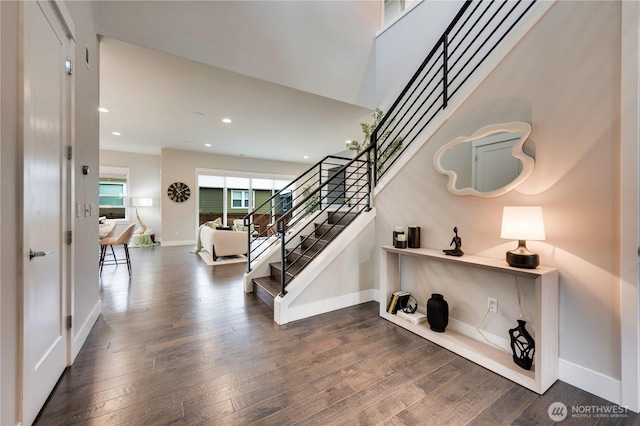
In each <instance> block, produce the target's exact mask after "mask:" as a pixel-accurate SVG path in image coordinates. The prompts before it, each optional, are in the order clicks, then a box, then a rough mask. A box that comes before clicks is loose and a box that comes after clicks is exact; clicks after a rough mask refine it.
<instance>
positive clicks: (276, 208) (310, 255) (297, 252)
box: [244, 0, 536, 324]
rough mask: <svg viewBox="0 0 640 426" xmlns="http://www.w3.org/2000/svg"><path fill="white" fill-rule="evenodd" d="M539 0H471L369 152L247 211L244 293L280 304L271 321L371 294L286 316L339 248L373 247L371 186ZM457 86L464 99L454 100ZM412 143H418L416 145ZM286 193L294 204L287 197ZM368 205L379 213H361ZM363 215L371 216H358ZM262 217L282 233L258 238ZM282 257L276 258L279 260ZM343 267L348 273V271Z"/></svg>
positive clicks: (326, 164) (335, 161)
mask: <svg viewBox="0 0 640 426" xmlns="http://www.w3.org/2000/svg"><path fill="white" fill-rule="evenodd" d="M535 3H536V0H523V1H507V0H500V1H485V0H466V1H465V2H464V4H463V6H462V8H461V9H460V11H459V12H458V14H457V15H456V17H455V18H454V19H453V21H452V22H451V24H450V25H449V26H448V27H447V29H446V31H445V32H444V34H442V36H441V37H440V39H439V40H438V41H437V43H436V44H435V46H434V47H433V49H432V50H431V51H430V52H429V53H428V55H427V57H426V59H425V60H424V61H423V63H422V64H421V65H420V67H419V68H418V70H417V71H416V73H415V74H414V76H413V77H412V78H411V80H410V81H409V83H408V84H407V86H406V87H405V88H404V89H403V90H402V92H401V93H400V95H399V97H398V98H397V99H396V101H395V102H394V103H393V105H392V106H391V107H390V108H389V109H388V111H387V112H386V114H385V115H384V117H383V119H382V120H381V121H380V123H379V124H378V125H377V127H376V128H375V130H374V131H373V132H372V133H371V136H370V145H369V146H368V147H367V148H366V149H365V150H363V151H362V152H360V153H359V154H358V155H357V156H356V157H355V158H354V159H347V158H341V157H336V156H327V157H325V158H324V159H323V160H322V161H320V162H319V163H317V164H315V165H313V166H312V167H311V168H310V169H309V170H307V171H306V172H305V173H303V174H302V175H300V176H299V177H298V178H297V179H296V180H295V181H294V182H292V183H291V184H290V185H289V186H288V187H286V188H284V189H282V190H281V191H279V192H278V193H277V194H275V195H274V196H273V197H272V198H271V199H270V200H267V201H266V202H265V203H263V204H262V205H260V206H258V207H257V208H256V209H254V210H253V211H252V212H251V213H249V214H248V215H247V216H246V217H245V219H244V222H245V223H244V224H245V226H246V227H247V229H249V231H248V234H247V235H248V241H249V247H250V250H249V253H248V262H247V274H245V291H247V292H251V291H254V292H255V293H256V295H257V296H258V297H259V298H260V299H261V300H263V301H264V302H265V303H266V304H267V305H269V306H271V307H272V308H274V320H275V321H276V322H277V323H278V324H282V323H286V322H288V321H289V320H290V318H297V319H299V318H304V317H307V316H310V315H314V314H313V313H309V309H311V308H314V309H316V313H317V312H327V310H331V308H327V307H326V306H325V302H326V301H328V300H332V301H333V302H335V299H340V298H341V297H342V299H341V300H340V301H339V303H337V304H342V306H348V305H346V304H345V303H344V301H345V300H348V301H349V303H351V304H353V303H359V302H358V301H362V299H363V297H362V294H363V293H366V291H360V292H356V293H351V294H349V295H347V297H344V296H345V295H343V294H342V293H340V292H339V291H334V293H333V294H323V295H322V296H323V299H322V300H320V301H318V300H316V301H315V306H311V305H314V303H313V302H310V301H309V300H308V299H306V300H303V301H302V302H301V303H302V304H298V305H297V306H296V307H294V308H297V309H298V312H296V313H295V315H293V316H290V315H288V314H287V312H291V311H283V309H284V310H286V309H291V306H292V303H293V301H294V300H296V299H295V298H296V297H299V296H300V295H301V292H302V291H304V290H300V289H299V288H298V287H301V286H300V285H299V284H302V285H304V286H307V285H310V284H311V283H312V282H315V281H316V280H318V278H317V277H320V276H321V277H322V279H321V280H319V282H320V283H321V285H323V286H327V287H331V286H334V287H335V285H336V283H335V281H336V280H335V277H336V274H335V273H333V274H332V273H331V272H332V271H329V269H331V266H332V265H331V263H330V262H332V261H336V260H335V259H337V258H338V257H337V256H341V255H342V253H343V251H344V248H343V246H347V245H349V244H353V243H351V241H355V240H358V244H359V245H358V246H357V248H356V250H360V251H359V253H363V252H368V251H370V249H371V244H373V242H372V240H370V239H367V238H366V237H365V238H361V234H360V233H363V232H364V230H365V229H367V228H366V226H369V224H371V223H375V209H373V206H372V201H371V198H372V196H373V190H374V188H375V189H376V190H377V189H378V187H379V186H383V185H384V180H381V178H382V177H383V176H384V175H386V174H387V173H388V172H389V171H390V170H392V169H397V168H399V167H401V163H398V164H396V162H397V161H398V159H400V158H401V157H402V158H405V157H410V155H409V156H406V155H405V156H403V154H404V153H405V152H407V149H408V148H409V146H410V145H412V144H413V143H414V142H416V141H418V144H416V145H419V144H421V143H424V142H425V141H426V140H427V138H428V136H429V134H428V133H429V131H430V129H432V128H433V127H434V125H433V124H432V123H435V125H436V127H437V120H436V118H438V117H443V116H444V114H441V112H442V111H444V110H445V109H446V108H447V107H448V106H450V107H451V105H450V103H451V104H452V105H454V108H455V105H459V104H460V102H461V99H464V93H465V92H464V90H461V88H463V86H464V85H465V83H466V82H467V81H468V80H470V79H472V76H473V74H474V72H476V70H477V69H478V68H479V67H480V66H481V65H482V64H483V63H484V61H485V59H487V57H489V55H491V53H492V52H493V51H494V50H496V48H498V47H499V46H500V45H501V43H502V42H503V40H504V39H505V37H506V36H507V35H508V34H509V33H510V32H511V31H512V29H513V28H514V27H515V26H516V25H517V24H518V22H520V21H521V19H522V18H523V17H524V16H525V15H526V14H527V13H528V12H529V10H530V9H531V8H532V7H533V5H534V4H535ZM516 33H517V31H516ZM479 74H482V73H479ZM475 84H478V83H477V82H476V83H475ZM469 86H470V89H469V90H473V88H472V87H471V86H473V84H470V85H469ZM465 90H466V89H465ZM456 93H458V97H457V98H454V95H456ZM443 120H444V118H443ZM430 124H432V125H431V126H429V125H430ZM431 131H432V130H431ZM432 132H433V131H432ZM431 134H432V133H431ZM412 149H416V148H415V145H414V147H413V148H412ZM409 152H411V151H409ZM389 175H390V177H388V178H385V179H386V180H387V181H388V180H389V179H391V178H392V177H393V174H391V173H389ZM380 184H381V185H380ZM291 194H293V196H291ZM283 199H287V200H288V201H287V202H286V203H283V202H282V200H283ZM364 212H371V213H372V214H370V215H362V213H364ZM361 215H362V216H364V217H363V219H362V220H361V221H358V216H361ZM263 223H269V225H270V226H269V227H264V229H274V228H275V229H276V236H275V237H274V236H271V235H268V234H267V235H264V234H261V235H259V236H258V238H255V239H253V237H255V235H254V233H253V231H252V227H251V225H252V224H258V225H260V226H259V229H263V226H261V224H263ZM349 225H350V227H349V229H348V230H347V226H349ZM345 230H346V232H344V233H343V231H345ZM263 232H264V231H263ZM340 234H343V235H344V236H343V237H342V238H340V239H341V240H342V245H341V246H339V247H336V248H334V246H332V245H331V243H332V242H333V241H334V240H335V239H336V238H338V236H340ZM365 244H368V246H366V245H365ZM325 249H329V250H327V251H328V252H329V253H330V254H329V255H327V256H322V260H321V261H318V262H317V263H318V265H319V266H317V267H312V268H310V269H312V270H313V275H312V274H311V273H309V274H306V277H305V280H304V282H299V283H298V282H295V278H296V276H298V275H300V274H301V273H302V272H303V271H304V270H305V269H307V267H309V266H310V265H311V264H313V263H314V259H318V257H319V255H320V253H322V252H323V251H324V250H325ZM278 252H279V253H278ZM329 258H330V259H331V260H328V259H329ZM276 259H277V260H278V261H277V262H275V261H274V260H276ZM267 262H268V264H267ZM267 265H268V267H267ZM258 271H259V272H260V274H259V275H262V276H259V275H258ZM341 273H342V274H345V273H347V274H348V272H345V271H344V270H342V272H341ZM332 279H333V281H332ZM356 281H357V277H356ZM290 284H291V285H292V290H291V292H292V293H295V294H294V295H293V297H287V286H289V285H290ZM323 291H325V288H324V287H323ZM315 294H316V295H317V293H315ZM354 294H355V295H354ZM352 296H353V297H352ZM369 300H370V299H369ZM318 305H322V306H320V307H318ZM335 305H336V303H334V306H335ZM283 306H285V307H283ZM310 306H311V308H310ZM301 310H304V312H301ZM279 318H280V319H282V321H281V320H279Z"/></svg>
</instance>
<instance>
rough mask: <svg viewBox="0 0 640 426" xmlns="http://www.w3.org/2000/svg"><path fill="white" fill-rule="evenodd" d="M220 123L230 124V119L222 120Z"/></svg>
mask: <svg viewBox="0 0 640 426" xmlns="http://www.w3.org/2000/svg"><path fill="white" fill-rule="evenodd" d="M222 122H223V123H231V119H230V118H223V119H222Z"/></svg>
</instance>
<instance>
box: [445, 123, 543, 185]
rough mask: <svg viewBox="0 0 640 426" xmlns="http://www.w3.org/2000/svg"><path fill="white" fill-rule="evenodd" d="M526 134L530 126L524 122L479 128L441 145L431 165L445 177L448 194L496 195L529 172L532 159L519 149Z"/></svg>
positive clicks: (531, 167) (526, 175) (531, 170)
mask: <svg viewBox="0 0 640 426" xmlns="http://www.w3.org/2000/svg"><path fill="white" fill-rule="evenodd" d="M530 133H531V125H530V124H529V123H525V122H513V123H504V124H493V125H491V126H487V127H483V128H482V129H480V130H478V131H477V132H475V133H474V134H473V135H471V136H462V137H459V138H456V139H454V140H452V141H451V142H449V143H447V144H445V145H444V146H442V147H441V148H440V149H439V150H438V151H437V152H436V155H435V157H434V159H433V164H434V166H435V168H436V170H438V172H440V173H442V174H444V175H447V176H449V183H448V184H447V189H448V190H449V192H451V193H452V194H456V195H476V196H478V197H497V196H499V195H503V194H505V193H507V192H509V191H511V190H512V189H513V188H515V187H516V186H518V185H520V184H521V183H522V182H523V181H524V180H525V179H526V178H527V177H529V175H531V173H532V172H533V167H534V159H533V157H531V156H529V155H527V154H526V153H525V152H524V150H523V146H524V143H525V141H526V140H527V138H528V137H529V134H530Z"/></svg>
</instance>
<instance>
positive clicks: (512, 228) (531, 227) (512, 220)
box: [500, 206, 546, 241]
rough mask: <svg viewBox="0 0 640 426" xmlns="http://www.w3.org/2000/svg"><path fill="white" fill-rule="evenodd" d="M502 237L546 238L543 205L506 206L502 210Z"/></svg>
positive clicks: (513, 238)
mask: <svg viewBox="0 0 640 426" xmlns="http://www.w3.org/2000/svg"><path fill="white" fill-rule="evenodd" d="M500 238H505V239H508V240H539V241H541V240H545V239H546V236H545V233H544V221H543V219H542V207H540V206H517V207H513V206H506V207H505V208H504V211H503V212H502V230H501V231H500Z"/></svg>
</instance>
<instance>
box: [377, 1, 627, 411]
mask: <svg viewBox="0 0 640 426" xmlns="http://www.w3.org/2000/svg"><path fill="white" fill-rule="evenodd" d="M619 46H620V4H619V3H617V2H588V3H584V2H581V3H575V2H560V3H557V4H556V5H554V6H553V7H552V8H551V10H550V12H549V13H547V15H545V16H544V17H543V18H542V20H541V21H540V22H539V23H538V25H537V26H536V27H535V28H534V29H533V30H532V31H531V32H530V33H529V34H528V35H527V36H525V38H524V39H523V40H522V41H521V42H520V44H519V45H518V46H517V47H516V48H515V49H514V50H513V51H512V52H511V53H510V54H509V56H508V57H507V58H506V59H505V60H504V61H503V62H502V63H501V64H500V65H499V66H498V67H497V68H496V70H495V71H494V72H493V73H492V74H491V75H490V76H489V77H488V78H487V79H486V80H485V81H484V82H483V83H482V84H481V85H480V87H479V88H478V90H476V92H474V93H473V94H472V95H471V96H470V97H469V98H468V99H467V101H466V103H464V104H463V105H462V107H461V108H460V109H459V110H458V111H457V112H456V113H455V114H454V115H453V117H452V118H450V119H449V120H448V121H447V122H446V123H445V124H444V126H443V127H441V128H440V129H439V130H438V131H437V132H436V134H435V135H434V136H433V137H432V138H431V140H430V141H429V142H428V143H427V144H426V145H425V146H424V147H423V148H422V149H421V150H420V151H419V152H418V153H417V154H416V155H415V157H414V158H413V159H412V160H411V161H410V163H409V164H408V165H407V166H406V167H405V168H404V169H402V171H401V172H400V173H399V174H398V175H397V176H396V178H395V179H394V180H393V181H391V183H390V184H388V186H387V187H385V188H384V189H383V190H382V191H381V192H380V194H379V195H378V197H376V199H375V206H376V208H377V210H378V218H377V231H376V232H377V243H378V244H380V245H382V244H389V241H390V238H391V237H390V236H391V232H392V230H393V228H394V227H395V226H396V225H401V226H407V224H417V225H419V226H421V227H422V245H423V247H429V248H435V249H438V248H447V246H448V244H449V242H450V240H451V236H452V228H453V227H454V226H457V227H458V228H459V230H460V235H461V237H462V239H463V250H464V251H465V252H466V253H467V254H474V255H480V256H487V257H492V258H503V257H504V252H505V251H506V250H508V249H510V248H511V247H512V246H513V245H514V242H512V241H509V242H507V241H505V240H501V239H500V238H499V234H500V221H501V213H502V207H503V206H505V205H541V206H542V208H543V213H544V218H545V225H546V230H547V240H546V241H545V242H530V243H529V244H528V245H529V246H530V248H532V249H533V250H535V251H537V252H539V253H540V255H541V259H542V263H543V264H545V265H547V266H554V267H557V268H558V269H559V271H560V358H561V366H560V367H561V368H560V374H561V379H562V380H565V381H567V382H569V383H575V384H577V385H578V386H579V387H582V388H583V389H585V390H587V391H589V392H592V393H595V394H597V395H600V396H603V397H605V398H607V399H609V400H612V401H614V402H615V401H616V400H619V384H620V383H619V380H620V378H621V371H620V368H621V367H620V356H621V354H620V346H621V343H620V321H619V318H620V307H619V291H620V288H619V271H618V269H619V267H618V262H619V254H618V247H619V242H620V240H619V238H620V235H619V232H618V228H617V224H618V217H619V214H620V209H619V190H620V184H619V181H618V179H617V176H618V175H619V163H620V158H619V149H620V143H621V140H620V135H619V130H618V125H619V122H618V117H619V114H620V107H619V105H620V102H619V101H620V99H619V96H620V94H619V84H620V66H619V64H620V53H619ZM506 121H527V122H529V123H531V124H532V127H533V131H532V133H531V136H530V138H529V141H528V142H527V146H528V148H530V149H533V150H534V151H535V155H536V167H535V170H534V172H533V174H532V175H531V177H530V178H529V179H528V180H527V181H526V182H525V183H523V184H522V185H521V186H520V187H519V188H517V189H516V190H514V191H512V192H510V193H508V194H506V195H504V196H501V197H498V198H494V199H482V198H475V197H457V196H454V195H452V194H450V193H448V192H447V190H446V179H447V178H446V177H445V176H443V175H440V174H438V173H437V172H436V171H435V169H434V168H433V166H432V159H433V155H434V153H435V151H436V150H437V149H438V148H439V147H440V146H442V145H444V144H445V143H446V142H448V141H449V140H451V139H453V138H455V137H458V136H463V135H469V134H471V133H473V132H474V131H475V130H477V129H478V128H480V127H482V126H485V125H488V124H494V123H498V122H506ZM417 285H420V284H417ZM460 285H461V286H462V288H466V287H465V286H466V285H467V284H466V283H465V282H461V283H460ZM469 285H473V284H469ZM469 288H471V287H469ZM443 291H445V298H446V289H445V290H443ZM486 295H487V294H480V295H479V296H478V297H475V298H473V300H477V302H475V303H476V304H477V306H476V305H474V302H473V301H471V302H469V300H467V299H465V300H466V302H465V303H470V304H471V307H470V309H471V310H473V309H475V310H477V311H480V312H482V311H483V310H484V309H486ZM424 302H425V301H420V303H421V304H423V303H424ZM507 307H508V308H509V309H511V310H512V309H513V306H507ZM453 309H454V311H455V309H456V307H455V306H454V307H453ZM458 309H460V307H459V306H458ZM461 312H464V313H466V312H467V310H462V311H461ZM462 316H463V317H464V314H463V315H462ZM474 325H475V324H474Z"/></svg>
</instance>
